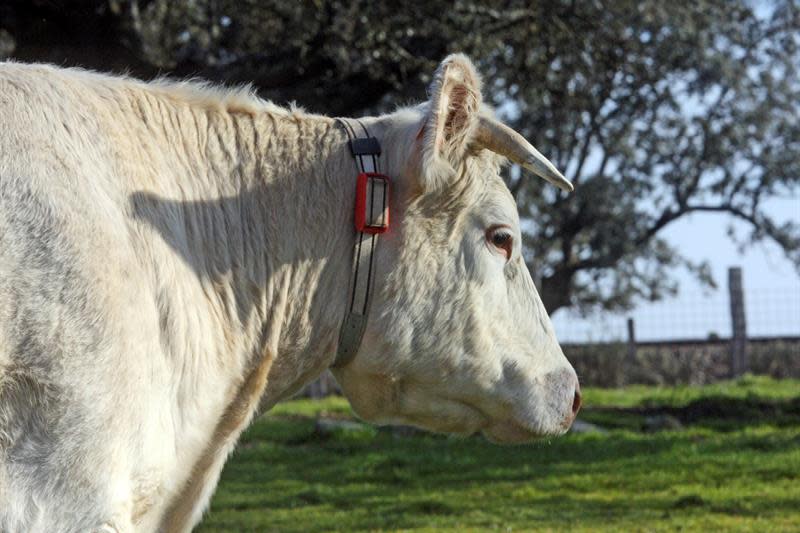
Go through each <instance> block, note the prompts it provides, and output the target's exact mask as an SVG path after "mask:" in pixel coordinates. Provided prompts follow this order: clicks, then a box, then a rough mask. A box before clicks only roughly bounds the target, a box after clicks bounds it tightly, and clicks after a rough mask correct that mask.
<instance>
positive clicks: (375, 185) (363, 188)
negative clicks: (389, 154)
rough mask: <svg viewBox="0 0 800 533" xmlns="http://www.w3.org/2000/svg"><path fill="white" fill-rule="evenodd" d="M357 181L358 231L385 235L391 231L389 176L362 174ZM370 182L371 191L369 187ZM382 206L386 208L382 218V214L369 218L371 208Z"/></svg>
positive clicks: (372, 173) (373, 173)
mask: <svg viewBox="0 0 800 533" xmlns="http://www.w3.org/2000/svg"><path fill="white" fill-rule="evenodd" d="M356 179H357V181H356V230H357V231H360V232H362V233H371V234H376V233H385V232H386V230H388V229H389V185H390V181H389V176H387V175H385V174H378V173H377V172H362V173H361V174H359V175H358V178H356ZM370 182H372V188H371V189H370V187H368V185H369V183H370ZM368 192H369V193H370V197H369V198H367V193H368ZM375 195H382V196H383V198H382V199H381V198H380V197H377V198H375V197H374V196H375ZM381 205H383V206H385V207H384V210H383V216H382V217H381V215H380V213H372V214H373V215H375V216H374V217H368V216H367V215H368V214H369V212H368V210H369V209H370V207H372V208H373V209H374V208H375V207H376V206H381ZM373 218H374V219H375V220H373Z"/></svg>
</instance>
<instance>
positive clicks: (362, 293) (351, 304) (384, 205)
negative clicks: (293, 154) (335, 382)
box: [332, 118, 389, 367]
mask: <svg viewBox="0 0 800 533" xmlns="http://www.w3.org/2000/svg"><path fill="white" fill-rule="evenodd" d="M336 121H337V122H338V123H339V124H341V125H342V127H343V128H344V130H345V131H346V132H347V137H348V139H349V142H348V144H349V146H350V153H351V154H352V156H353V160H354V161H355V164H356V172H357V176H356V198H355V217H354V218H355V230H356V242H355V250H354V258H353V268H352V273H351V275H350V291H349V293H348V299H347V311H346V313H345V317H344V320H343V321H342V327H341V329H340V330H339V345H338V349H337V351H336V358H335V359H334V361H333V365H332V366H333V367H343V366H345V365H347V364H348V363H349V362H350V361H352V360H353V357H355V355H356V353H357V352H358V348H359V346H361V339H362V338H363V337H364V330H365V329H366V326H367V313H368V312H369V304H370V295H371V293H372V291H373V287H374V284H375V267H376V261H375V255H376V253H377V251H378V235H380V234H381V233H385V232H386V230H388V229H389V177H388V176H386V175H385V174H381V173H380V155H381V145H380V142H378V139H376V138H375V137H372V136H371V135H370V134H369V131H368V130H367V128H366V126H364V124H363V123H362V122H361V121H360V120H353V119H346V118H337V119H336ZM359 132H363V135H360V134H359Z"/></svg>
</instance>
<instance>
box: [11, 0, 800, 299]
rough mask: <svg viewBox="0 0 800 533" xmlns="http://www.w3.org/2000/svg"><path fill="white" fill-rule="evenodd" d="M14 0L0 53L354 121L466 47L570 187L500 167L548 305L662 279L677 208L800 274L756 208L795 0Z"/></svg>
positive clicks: (669, 268)
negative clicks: (229, 92)
mask: <svg viewBox="0 0 800 533" xmlns="http://www.w3.org/2000/svg"><path fill="white" fill-rule="evenodd" d="M80 5H81V6H83V7H81V8H76V7H75V3H72V2H67V1H65V0H61V1H58V0H48V1H44V0H34V1H32V2H29V1H25V2H22V1H18V2H15V1H12V2H10V3H6V4H4V5H3V6H0V55H6V56H11V57H15V58H18V59H22V60H40V61H41V60H44V61H51V62H55V63H59V64H80V65H84V66H87V67H91V68H98V69H101V70H114V71H129V72H131V73H133V74H134V75H137V76H141V77H145V78H149V77H153V76H156V75H158V74H161V73H170V74H172V75H175V76H179V77H187V76H198V77H203V78H208V79H212V80H217V81H223V82H227V83H242V82H253V83H254V85H255V86H256V87H257V88H258V89H259V91H260V92H261V93H262V94H263V95H264V96H265V97H268V98H271V99H273V100H276V101H278V102H287V101H290V100H295V101H297V102H298V103H299V104H301V105H304V106H306V107H307V108H309V109H311V110H314V111H324V112H326V113H329V114H342V115H345V114H358V113H361V112H365V111H374V110H378V109H386V108H390V107H391V106H393V105H396V104H397V103H405V102H406V101H414V100H419V99H421V98H422V97H423V95H424V89H425V86H426V85H427V83H428V81H429V79H430V78H429V77H430V75H431V73H432V72H433V69H434V68H435V66H436V63H437V62H438V61H439V60H440V59H441V58H442V57H444V55H445V54H447V53H448V52H450V51H456V50H461V51H465V52H467V53H468V54H470V55H472V57H473V58H474V59H475V60H476V61H477V62H478V63H479V68H480V69H481V71H482V72H484V73H485V87H486V90H485V92H486V94H487V97H489V98H490V99H491V100H492V101H493V103H494V104H495V106H496V107H497V109H498V112H499V113H500V114H501V116H503V118H504V119H506V121H507V122H509V123H510V124H511V125H513V126H514V127H515V128H516V129H518V130H519V131H521V132H523V133H524V134H525V135H526V137H527V138H528V139H531V140H532V141H533V142H534V144H535V145H536V146H537V147H539V148H540V149H541V150H542V151H543V152H544V153H545V155H547V156H548V157H550V158H551V159H552V160H553V161H554V162H556V164H557V166H558V167H559V168H561V169H562V170H565V174H566V175H567V177H568V178H570V179H571V180H572V181H573V182H574V183H575V184H576V185H577V188H576V191H575V192H574V193H572V194H571V195H564V194H562V193H560V192H558V191H557V190H555V189H554V188H552V187H547V186H544V185H543V184H542V183H541V181H539V180H531V179H527V178H526V177H525V176H522V175H521V174H520V173H519V172H518V169H511V171H510V172H509V173H508V176H507V178H508V182H509V186H510V187H511V189H512V191H513V192H514V193H515V196H516V198H517V201H518V204H519V207H520V212H521V216H522V217H523V227H524V232H525V233H526V234H527V238H526V243H527V249H528V260H529V261H528V262H529V265H530V267H531V269H532V271H533V273H534V275H535V279H537V280H538V281H539V284H540V288H541V291H542V296H543V299H544V301H545V304H546V306H547V307H548V309H549V310H551V311H552V310H555V309H558V308H560V307H564V306H571V305H572V306H574V305H578V306H583V307H584V308H590V307H593V306H597V305H600V306H603V307H604V308H607V309H620V308H626V307H628V306H630V305H631V304H632V303H633V302H635V301H636V299H638V298H646V299H657V298H659V297H662V296H663V295H665V294H667V293H669V292H671V291H673V290H674V289H675V285H674V282H673V278H672V277H671V273H673V272H674V269H675V268H677V267H680V266H685V267H688V268H690V269H692V270H693V271H694V272H695V273H696V274H697V275H698V276H699V277H700V278H701V279H703V280H705V281H706V282H711V280H710V277H709V274H708V269H707V267H706V266H705V265H704V264H702V263H701V264H693V263H691V262H690V261H689V260H688V259H687V258H685V257H683V256H682V255H681V253H680V250H678V249H676V248H674V247H673V246H670V245H669V244H668V243H667V242H665V241H664V239H663V238H661V237H660V232H661V231H662V230H663V229H664V228H665V227H666V226H667V225H669V224H670V223H672V222H674V221H675V220H678V219H680V218H681V217H684V216H686V215H688V214H690V213H696V212H719V213H722V214H725V215H727V216H729V217H730V218H731V219H738V220H741V221H744V222H745V223H746V225H747V227H748V228H750V230H749V232H748V233H747V234H744V235H742V234H732V238H734V239H736V240H737V241H738V242H739V243H740V244H742V245H743V246H746V245H749V244H752V243H755V242H760V241H763V240H772V241H774V242H776V243H778V244H779V245H780V246H781V247H782V248H783V250H784V251H785V252H786V254H787V256H788V257H789V258H790V259H791V260H792V261H793V262H794V264H795V265H797V266H798V268H799V269H800V226H798V224H797V221H790V222H780V221H778V220H776V219H774V218H773V217H772V216H771V214H770V211H769V201H770V200H771V199H773V198H781V197H782V198H786V197H792V196H793V195H795V196H796V195H797V192H798V186H799V185H800V168H799V167H800V120H798V117H800V109H799V107H800V82H799V81H798V70H799V67H800V52H798V47H799V46H800V8H799V7H798V4H797V2H796V0H780V1H776V2H774V3H770V4H764V5H760V6H758V7H759V12H758V13H757V12H756V11H755V8H754V7H753V5H751V3H750V2H747V1H745V0H698V1H697V2H691V3H690V2H660V1H658V0H642V1H634V0H618V1H614V2H611V1H588V0H587V1H584V2H574V1H568V0H541V1H537V2H524V1H505V2H488V3H487V2H478V1H477V0H462V1H457V2H455V3H453V2H442V1H437V0H428V1H425V2H421V1H412V2H407V3H404V4H402V5H398V4H394V3H385V2H368V1H354V2H344V1H336V0H316V1H307V2H282V1H280V0H265V1H258V0H195V1H191V2H190V1H188V0H183V1H178V0H174V1H171V0H149V1H146V0H107V1H101V0H94V1H86V2H82V3H81V4H80Z"/></svg>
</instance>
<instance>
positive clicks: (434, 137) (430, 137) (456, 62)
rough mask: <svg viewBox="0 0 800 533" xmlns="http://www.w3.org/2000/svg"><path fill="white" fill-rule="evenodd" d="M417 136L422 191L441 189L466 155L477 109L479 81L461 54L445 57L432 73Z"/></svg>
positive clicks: (449, 180) (472, 68) (453, 174)
mask: <svg viewBox="0 0 800 533" xmlns="http://www.w3.org/2000/svg"><path fill="white" fill-rule="evenodd" d="M429 92H430V101H429V102H428V111H427V115H426V117H425V122H424V126H423V130H422V131H421V132H420V133H421V136H420V137H421V138H420V140H419V141H420V142H421V143H422V144H421V152H422V153H421V156H422V157H421V158H420V166H421V168H420V174H421V176H420V177H421V179H422V183H421V185H422V187H423V189H424V190H426V191H432V190H441V189H443V188H445V187H446V186H447V185H448V184H449V183H451V182H452V180H453V179H454V178H455V176H456V172H457V171H458V168H459V166H460V165H461V163H462V162H463V160H464V158H465V157H466V155H467V150H468V148H469V145H470V141H471V138H472V136H473V134H474V131H475V128H476V125H477V123H478V113H479V111H480V108H481V102H482V96H481V80H480V76H478V73H477V72H476V71H475V67H474V66H473V65H472V61H470V60H469V58H468V57H467V56H465V55H463V54H453V55H450V56H448V57H447V58H446V59H445V60H444V61H442V64H441V65H439V68H438V69H437V70H436V75H435V76H434V79H433V82H432V83H431V86H430V91H429Z"/></svg>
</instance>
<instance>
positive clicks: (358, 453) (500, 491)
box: [201, 378, 800, 532]
mask: <svg viewBox="0 0 800 533" xmlns="http://www.w3.org/2000/svg"><path fill="white" fill-rule="evenodd" d="M706 397H711V398H728V399H730V400H742V401H745V402H749V403H747V405H752V404H753V401H754V400H758V401H762V402H767V401H769V402H774V403H775V405H778V406H779V407H781V408H780V409H778V410H777V411H775V413H777V414H776V415H775V416H774V417H773V416H770V415H769V413H768V415H765V416H763V417H761V418H760V419H758V420H753V419H752V418H748V419H747V421H746V423H743V424H739V425H738V426H736V427H731V426H730V425H728V426H726V427H724V428H723V429H722V430H720V429H718V428H717V427H716V426H715V425H714V424H713V423H700V424H692V425H690V426H687V427H685V428H684V429H682V430H678V431H658V432H652V433H643V432H640V431H638V430H636V431H632V430H630V429H613V430H611V431H609V432H608V433H604V434H582V435H575V434H570V435H567V436H566V437H562V438H560V439H554V440H552V441H550V442H540V443H536V444H533V445H529V446H517V447H502V446H495V445H492V444H489V443H487V442H484V441H483V440H481V439H479V438H469V439H455V438H447V437H442V436H433V435H417V436H410V437H398V436H395V435H393V434H392V432H390V431H386V430H380V431H379V430H376V429H374V428H365V429H363V430H359V431H343V432H340V433H335V434H334V435H328V436H322V435H320V434H318V433H317V432H316V431H315V424H314V420H315V417H316V416H318V415H319V414H321V413H328V414H331V415H333V416H336V417H342V416H347V414H348V412H349V409H348V407H347V404H346V402H345V401H344V400H342V399H340V398H331V399H326V400H324V401H322V402H314V401H310V400H296V401H292V402H287V403H285V404H282V405H280V406H278V407H277V408H276V409H274V410H273V411H271V412H270V413H269V414H268V416H265V417H262V418H261V419H260V420H259V421H258V422H256V423H255V424H254V425H253V427H252V428H250V430H249V431H248V432H247V433H246V435H245V436H244V438H243V440H242V443H241V445H240V447H239V449H238V451H237V452H236V454H235V455H234V456H233V457H232V459H231V460H230V461H229V463H228V465H227V466H226V469H225V471H224V473H223V476H222V481H221V483H220V486H219V489H218V491H217V494H216V496H215V498H214V500H213V503H212V507H211V512H210V514H209V515H208V516H207V517H206V518H205V520H204V522H203V524H202V527H201V530H202V531H287V532H293V531H297V532H300V531H323V530H336V531H365V530H366V531H381V530H391V531H394V530H403V529H416V530H421V531H425V530H444V531H477V530H493V529H500V530H504V531H505V530H511V531H527V530H559V531H562V530H570V531H598V530H604V531H661V530H676V529H681V528H683V529H691V530H695V531H722V530H724V531H739V530H742V531H792V530H798V528H800V479H798V478H800V423H796V422H795V421H796V420H797V416H798V415H800V413H798V412H796V410H797V405H798V400H800V386H798V382H797V381H794V382H788V381H786V382H779V381H772V380H766V379H763V378H746V379H745V380H743V381H740V382H732V383H727V384H721V385H718V386H713V387H707V388H678V389H673V390H669V389H661V388H658V389H657V388H643V387H635V388H630V389H626V390H624V391H621V392H617V391H609V392H606V391H599V390H588V391H586V398H587V404H589V407H588V409H587V417H588V418H591V416H592V407H594V408H598V407H605V408H608V407H619V406H623V407H640V406H651V407H652V406H653V405H655V404H656V403H657V402H658V401H662V402H663V403H664V404H665V405H668V406H669V407H672V408H676V407H684V406H687V405H690V404H691V403H692V402H697V401H702V400H703V398H706ZM726 405H727V404H726ZM730 405H731V407H732V408H735V407H736V404H735V403H731V404H730ZM599 411H602V409H600V410H599ZM770 413H772V412H771V411H770ZM622 414H625V412H622ZM712 414H713V413H712ZM626 416H630V417H633V418H632V419H635V420H638V418H636V417H640V416H641V415H640V414H637V413H632V414H627V415H626ZM705 422H708V421H705ZM629 427H637V424H635V423H631V425H630V426H629Z"/></svg>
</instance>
